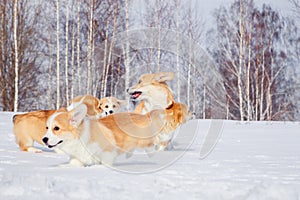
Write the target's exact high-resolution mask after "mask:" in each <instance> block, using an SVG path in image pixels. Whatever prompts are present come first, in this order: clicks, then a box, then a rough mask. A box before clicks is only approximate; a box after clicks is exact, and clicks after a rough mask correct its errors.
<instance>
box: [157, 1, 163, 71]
mask: <svg viewBox="0 0 300 200" xmlns="http://www.w3.org/2000/svg"><path fill="white" fill-rule="evenodd" d="M161 13H162V8H161V0H158V15H157V26H158V38H157V66H158V71H160V48H161V47H160V46H161V41H160V40H161Z"/></svg>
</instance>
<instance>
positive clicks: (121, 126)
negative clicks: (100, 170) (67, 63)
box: [43, 104, 179, 166]
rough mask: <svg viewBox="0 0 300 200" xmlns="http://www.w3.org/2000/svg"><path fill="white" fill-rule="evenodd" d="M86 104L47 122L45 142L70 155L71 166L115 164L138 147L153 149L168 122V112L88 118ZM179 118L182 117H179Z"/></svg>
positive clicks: (56, 115) (50, 146) (63, 112)
mask: <svg viewBox="0 0 300 200" xmlns="http://www.w3.org/2000/svg"><path fill="white" fill-rule="evenodd" d="M86 113H87V107H86V106H85V105H84V104H81V105H79V106H77V107H76V108H75V109H74V110H71V111H62V112H57V113H55V114H53V115H52V116H51V117H50V118H49V119H48V121H47V133H46V135H45V136H44V137H43V142H44V143H45V144H46V145H47V146H48V147H49V148H53V147H57V148H59V149H60V150H62V151H64V152H65V153H67V154H68V155H70V162H69V164H68V165H77V166H89V165H94V164H101V163H102V164H106V165H113V163H114V161H115V158H116V157H117V156H118V155H120V154H122V153H125V152H131V151H132V150H133V149H135V148H144V149H146V151H148V152H150V153H151V152H152V151H153V148H154V146H155V144H156V143H157V142H156V138H157V137H156V135H157V134H160V133H161V131H162V130H163V126H164V124H165V120H164V119H165V117H166V115H165V111H164V110H153V111H151V112H149V113H147V114H145V115H142V114H137V113H126V112H123V113H116V114H114V115H109V116H106V117H103V118H100V119H95V118H87V117H86ZM178 117H179V116H178Z"/></svg>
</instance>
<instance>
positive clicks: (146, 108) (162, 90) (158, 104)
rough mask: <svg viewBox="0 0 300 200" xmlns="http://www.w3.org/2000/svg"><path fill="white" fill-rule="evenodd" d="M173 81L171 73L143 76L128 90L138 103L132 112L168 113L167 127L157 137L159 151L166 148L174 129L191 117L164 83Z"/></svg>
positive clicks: (186, 108)
mask: <svg viewBox="0 0 300 200" xmlns="http://www.w3.org/2000/svg"><path fill="white" fill-rule="evenodd" d="M173 79H174V73H173V72H161V73H157V74H144V75H142V76H141V77H140V80H139V82H138V84H136V85H134V86H132V87H130V88H129V89H128V93H129V94H130V96H131V99H132V100H133V101H140V103H139V104H138V105H137V106H136V108H135V110H134V112H136V113H147V112H150V111H152V110H153V109H164V110H165V111H166V112H167V113H168V114H167V118H166V122H167V124H168V125H167V126H165V128H164V130H165V131H163V135H160V136H159V140H160V141H161V143H160V145H158V149H160V150H163V149H165V148H166V147H167V146H168V144H169V143H170V141H171V139H172V137H173V132H174V131H175V130H176V128H177V127H178V126H180V125H181V124H183V123H185V122H186V121H187V120H189V119H190V118H191V117H192V114H191V112H190V111H189V109H188V106H187V105H185V104H183V103H177V102H175V100H174V95H173V92H172V91H171V89H170V88H169V86H168V85H167V83H166V81H170V80H173ZM178 116H180V117H179V118H178ZM170 145H171V144H170Z"/></svg>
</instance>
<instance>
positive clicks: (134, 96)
mask: <svg viewBox="0 0 300 200" xmlns="http://www.w3.org/2000/svg"><path fill="white" fill-rule="evenodd" d="M141 94H142V92H140V91H135V92H133V93H131V94H130V95H131V98H132V99H137V98H139V96H140V95H141Z"/></svg>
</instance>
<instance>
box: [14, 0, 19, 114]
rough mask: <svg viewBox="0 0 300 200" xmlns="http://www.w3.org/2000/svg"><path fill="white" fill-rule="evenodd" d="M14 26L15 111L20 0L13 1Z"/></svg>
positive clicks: (15, 101) (17, 91) (17, 82)
mask: <svg viewBox="0 0 300 200" xmlns="http://www.w3.org/2000/svg"><path fill="white" fill-rule="evenodd" d="M13 4H14V5H13V9H14V11H13V14H14V16H13V26H14V28H13V29H14V53H15V60H14V61H15V62H14V64H15V96H14V112H17V111H18V95H19V52H18V35H17V21H18V19H17V16H18V13H17V12H18V0H14V1H13Z"/></svg>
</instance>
